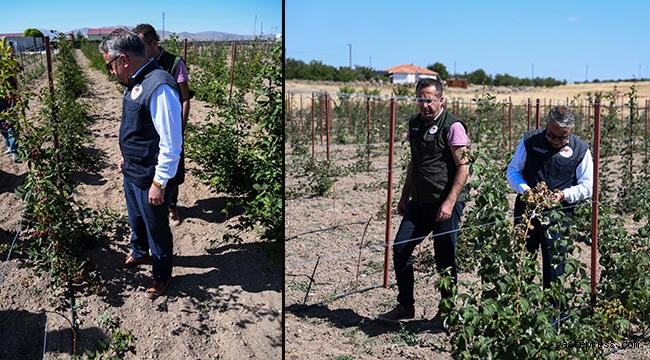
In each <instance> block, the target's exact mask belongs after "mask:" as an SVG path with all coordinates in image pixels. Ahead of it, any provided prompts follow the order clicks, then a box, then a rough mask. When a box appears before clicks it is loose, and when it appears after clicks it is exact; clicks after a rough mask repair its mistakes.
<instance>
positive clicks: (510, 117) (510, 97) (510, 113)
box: [508, 96, 512, 150]
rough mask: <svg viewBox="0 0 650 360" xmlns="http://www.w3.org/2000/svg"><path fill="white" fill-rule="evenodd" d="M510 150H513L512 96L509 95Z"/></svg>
mask: <svg viewBox="0 0 650 360" xmlns="http://www.w3.org/2000/svg"><path fill="white" fill-rule="evenodd" d="M508 139H509V141H508V150H512V96H508Z"/></svg>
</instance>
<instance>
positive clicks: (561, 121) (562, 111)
mask: <svg viewBox="0 0 650 360" xmlns="http://www.w3.org/2000/svg"><path fill="white" fill-rule="evenodd" d="M549 121H553V122H554V123H556V124H557V126H559V127H560V129H564V130H567V129H571V128H572V127H573V126H574V125H575V123H576V116H575V114H574V113H573V110H571V108H570V107H568V106H565V105H559V106H555V107H553V108H552V109H551V111H550V112H549V113H548V116H547V117H546V123H547V124H548V122H549Z"/></svg>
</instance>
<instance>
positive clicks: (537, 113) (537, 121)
mask: <svg viewBox="0 0 650 360" xmlns="http://www.w3.org/2000/svg"><path fill="white" fill-rule="evenodd" d="M535 122H536V123H537V127H536V129H539V125H540V124H539V99H537V102H536V104H535Z"/></svg>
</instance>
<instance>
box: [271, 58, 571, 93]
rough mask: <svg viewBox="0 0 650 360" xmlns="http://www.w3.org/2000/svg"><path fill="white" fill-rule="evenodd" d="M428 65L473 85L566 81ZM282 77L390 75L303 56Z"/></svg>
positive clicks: (363, 78) (341, 78)
mask: <svg viewBox="0 0 650 360" xmlns="http://www.w3.org/2000/svg"><path fill="white" fill-rule="evenodd" d="M427 69H429V70H432V71H435V72H437V73H438V75H439V76H440V78H441V79H443V80H446V79H451V78H461V79H467V82H468V83H470V84H475V85H488V86H490V85H494V86H545V87H551V86H558V85H566V83H567V81H566V80H557V79H554V78H551V77H546V78H540V77H536V78H534V79H529V78H518V77H516V76H512V75H509V74H497V75H495V76H494V77H493V76H492V75H489V74H487V73H486V72H485V71H484V70H483V69H478V70H474V71H472V72H470V73H467V72H464V73H462V74H459V73H455V74H450V73H449V72H448V71H447V67H446V66H445V65H444V64H442V63H439V62H436V63H434V64H429V65H428V66H427ZM284 71H285V78H286V79H288V80H292V79H300V80H323V81H343V82H350V81H370V80H373V79H374V80H384V81H386V82H389V81H390V79H389V77H388V76H387V75H386V74H384V73H382V72H378V71H377V70H375V69H373V68H370V67H366V66H359V65H355V66H354V69H352V68H350V67H349V66H340V67H338V68H336V67H334V66H332V65H327V64H323V62H322V61H319V60H312V61H310V62H309V63H305V62H304V61H302V60H296V59H293V58H287V59H286V61H285V67H284Z"/></svg>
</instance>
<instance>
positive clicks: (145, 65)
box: [131, 58, 153, 78]
mask: <svg viewBox="0 0 650 360" xmlns="http://www.w3.org/2000/svg"><path fill="white" fill-rule="evenodd" d="M152 61H153V58H150V59H149V61H147V63H146V64H144V65H142V67H141V68H139V69H138V71H136V72H135V74H133V75H131V78H136V77H138V74H139V73H140V71H142V69H144V68H145V67H147V65H149V63H150V62H152Z"/></svg>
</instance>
